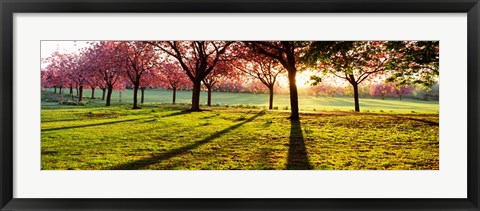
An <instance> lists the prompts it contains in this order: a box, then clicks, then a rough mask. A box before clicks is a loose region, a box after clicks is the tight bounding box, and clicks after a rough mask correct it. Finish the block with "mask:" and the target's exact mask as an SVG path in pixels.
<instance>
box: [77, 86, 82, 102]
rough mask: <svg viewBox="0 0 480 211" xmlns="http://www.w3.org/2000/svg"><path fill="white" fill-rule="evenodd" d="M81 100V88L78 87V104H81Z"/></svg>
mask: <svg viewBox="0 0 480 211" xmlns="http://www.w3.org/2000/svg"><path fill="white" fill-rule="evenodd" d="M82 98H83V86H82V85H80V86H79V87H78V102H82Z"/></svg>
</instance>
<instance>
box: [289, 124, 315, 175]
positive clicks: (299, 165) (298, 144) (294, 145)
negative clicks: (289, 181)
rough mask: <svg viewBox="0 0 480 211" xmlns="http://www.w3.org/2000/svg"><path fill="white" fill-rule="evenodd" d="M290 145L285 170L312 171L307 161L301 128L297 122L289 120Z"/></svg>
mask: <svg viewBox="0 0 480 211" xmlns="http://www.w3.org/2000/svg"><path fill="white" fill-rule="evenodd" d="M290 122H291V127H290V144H289V147H288V162H287V170H309V169H312V166H311V165H310V162H309V160H308V154H307V148H306V147H305V140H304V138H303V134H302V126H301V124H300V121H299V120H291V121H290Z"/></svg>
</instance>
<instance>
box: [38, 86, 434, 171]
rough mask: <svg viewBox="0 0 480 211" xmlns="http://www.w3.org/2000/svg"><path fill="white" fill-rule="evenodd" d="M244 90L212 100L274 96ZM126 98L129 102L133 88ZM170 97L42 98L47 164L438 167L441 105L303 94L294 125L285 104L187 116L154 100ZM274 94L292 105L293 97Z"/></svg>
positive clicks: (259, 99)
mask: <svg viewBox="0 0 480 211" xmlns="http://www.w3.org/2000/svg"><path fill="white" fill-rule="evenodd" d="M86 92H87V91H86ZM156 93H158V95H155V94H156ZM85 94H86V95H87V96H88V92H87V93H85ZM188 94H189V93H187V92H180V93H179V96H178V98H177V99H179V101H178V102H188V98H189V95H188ZM222 94H223V95H224V96H225V97H224V98H222ZM228 95H234V96H235V97H234V98H235V99H236V101H234V100H232V99H231V98H232V97H231V96H230V99H228ZM243 95H247V94H231V93H214V95H213V102H214V104H216V103H219V104H221V105H223V103H225V104H229V105H234V104H245V105H246V104H255V105H261V104H262V103H266V102H267V100H268V98H267V96H266V95H265V96H263V95H250V97H248V96H245V97H241V96H243ZM97 96H100V92H99V93H98V94H97ZM114 96H116V97H118V93H117V94H115V95H114ZM122 97H123V98H124V100H125V102H130V101H131V99H130V98H129V97H128V92H127V93H125V92H124V93H123V96H122ZM170 98H171V94H169V92H167V91H159V90H152V91H149V92H147V95H146V99H147V100H146V102H148V103H147V104H145V105H143V108H142V109H140V110H131V109H130V105H115V106H112V107H108V108H107V107H103V106H102V105H101V104H100V103H101V102H94V103H91V104H88V105H86V106H66V105H58V103H47V102H42V111H41V113H42V126H41V127H42V169H43V170H51V169H55V170H59V169H325V170H327V169H345V170H346V169H352V170H353V169H354V170H360V169H433V170H435V169H438V168H439V126H438V121H439V118H438V113H437V112H438V102H425V101H414V100H404V101H399V100H397V99H388V100H378V99H361V102H363V104H362V106H363V107H361V109H363V110H367V109H368V110H370V112H368V113H367V112H363V113H353V112H343V111H342V110H344V111H349V110H350V109H352V108H353V103H351V102H347V101H348V100H350V101H353V100H351V99H349V98H335V99H324V98H315V97H311V98H307V97H302V98H301V100H300V106H301V108H302V110H304V112H302V113H301V120H300V121H297V122H295V121H293V122H291V121H290V120H288V119H287V117H288V116H289V113H288V111H283V110H282V109H281V108H279V110H272V111H265V110H264V109H262V108H261V106H258V107H255V108H253V107H252V108H245V107H243V108H232V106H229V107H228V108H226V107H210V108H207V107H204V109H207V110H206V111H204V112H195V113H188V112H184V110H185V109H187V108H188V106H186V105H183V106H182V105H177V106H171V105H168V104H156V103H152V102H155V101H156V102H164V103H166V102H170ZM237 98H238V99H237ZM263 98H264V99H263ZM283 98H285V99H283ZM159 99H160V100H159ZM162 99H165V100H162ZM276 99H277V100H276V101H275V103H276V104H277V105H279V106H280V105H285V106H287V105H288V98H286V96H285V97H284V96H276ZM222 100H223V101H222ZM282 100H283V101H285V102H283V101H282ZM326 101H329V102H328V103H326V104H325V105H322V104H321V103H322V102H326ZM306 102H309V103H306ZM282 103H283V104H282ZM335 103H337V104H335ZM305 105H309V106H311V107H308V106H305ZM342 106H344V107H345V108H343V107H342ZM347 107H348V108H347ZM307 108H311V109H312V110H313V108H315V109H316V112H313V111H309V112H307V110H310V109H307ZM329 108H331V111H322V112H319V111H321V110H330V109H329ZM376 110H378V111H377V112H376V113H373V112H374V111H376ZM380 110H382V111H384V112H380ZM411 111H414V112H415V113H412V112H411ZM420 113H423V114H420Z"/></svg>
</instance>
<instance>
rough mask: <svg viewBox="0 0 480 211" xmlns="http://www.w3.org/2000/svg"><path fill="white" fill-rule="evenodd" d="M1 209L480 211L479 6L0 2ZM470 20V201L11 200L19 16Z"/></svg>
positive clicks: (432, 0) (366, 1) (437, 1)
mask: <svg viewBox="0 0 480 211" xmlns="http://www.w3.org/2000/svg"><path fill="white" fill-rule="evenodd" d="M0 11H1V25H0V31H1V39H0V46H1V57H0V65H1V84H0V87H1V91H0V100H1V104H0V119H1V124H2V126H1V129H0V140H1V141H0V156H1V158H0V162H1V164H0V191H1V192H0V207H1V210H67V209H75V210H120V209H127V210H307V209H308V210H314V209H315V210H480V209H479V182H478V181H479V180H480V178H479V152H480V148H479V144H478V139H479V137H480V136H479V133H480V130H479V125H478V121H479V114H480V113H479V97H480V92H479V90H480V77H479V76H480V75H479V70H480V69H479V61H480V57H479V55H480V54H479V49H480V46H479V36H480V34H479V24H480V21H479V20H480V18H479V13H480V4H479V0H404V1H400V0H384V1H382V0H338V1H331V0H299V1H295V0H256V1H251V0H231V1H222V0H177V1H173V0H143V1H135V0H97V1H93V0H85V1H81V0H72V1H67V0H37V1H34V0H0ZM118 12H136V13H154V12H161V13H204V12H209V13H210V12H211V13H220V12H222V13H250V12H253V13H257V12H262V13H279V12H282V13H283V12H286V13H292V12H294V13H467V14H468V16H467V18H468V23H467V25H468V155H467V156H468V164H467V166H468V178H467V179H468V181H467V182H468V197H467V198H466V199H273V198H271V199H40V198H37V199H25V198H22V199H19V198H13V182H14V177H13V152H12V151H13V150H12V146H13V140H14V137H13V121H14V119H13V111H14V109H15V106H14V105H13V40H14V38H13V14H14V13H118Z"/></svg>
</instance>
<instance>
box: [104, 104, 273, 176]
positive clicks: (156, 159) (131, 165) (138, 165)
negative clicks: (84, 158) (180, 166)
mask: <svg viewBox="0 0 480 211" xmlns="http://www.w3.org/2000/svg"><path fill="white" fill-rule="evenodd" d="M264 114H265V112H260V113H258V114H256V115H255V116H252V117H250V118H249V119H247V120H245V121H243V122H240V123H238V124H235V125H232V126H230V127H228V128H225V129H223V130H221V131H219V132H216V133H214V134H212V135H210V136H208V137H206V138H204V139H203V140H200V141H197V142H195V143H192V144H190V145H187V146H184V147H181V148H177V149H173V150H170V151H168V152H165V153H162V154H158V155H153V156H152V157H149V158H145V159H140V160H135V161H131V162H127V163H123V164H120V165H117V166H113V167H111V168H109V169H110V170H136V169H144V168H145V167H148V166H150V165H153V164H156V163H160V162H162V161H163V160H167V159H170V158H172V157H175V156H177V155H181V154H183V153H185V152H188V151H190V150H192V149H195V148H197V147H199V146H202V145H204V144H207V143H209V142H211V141H213V140H214V139H216V138H219V137H221V136H223V135H225V134H226V133H228V132H230V131H232V130H235V129H237V128H238V127H240V126H242V125H244V124H246V123H248V122H251V121H253V120H254V119H256V118H257V117H259V116H261V115H264Z"/></svg>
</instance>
